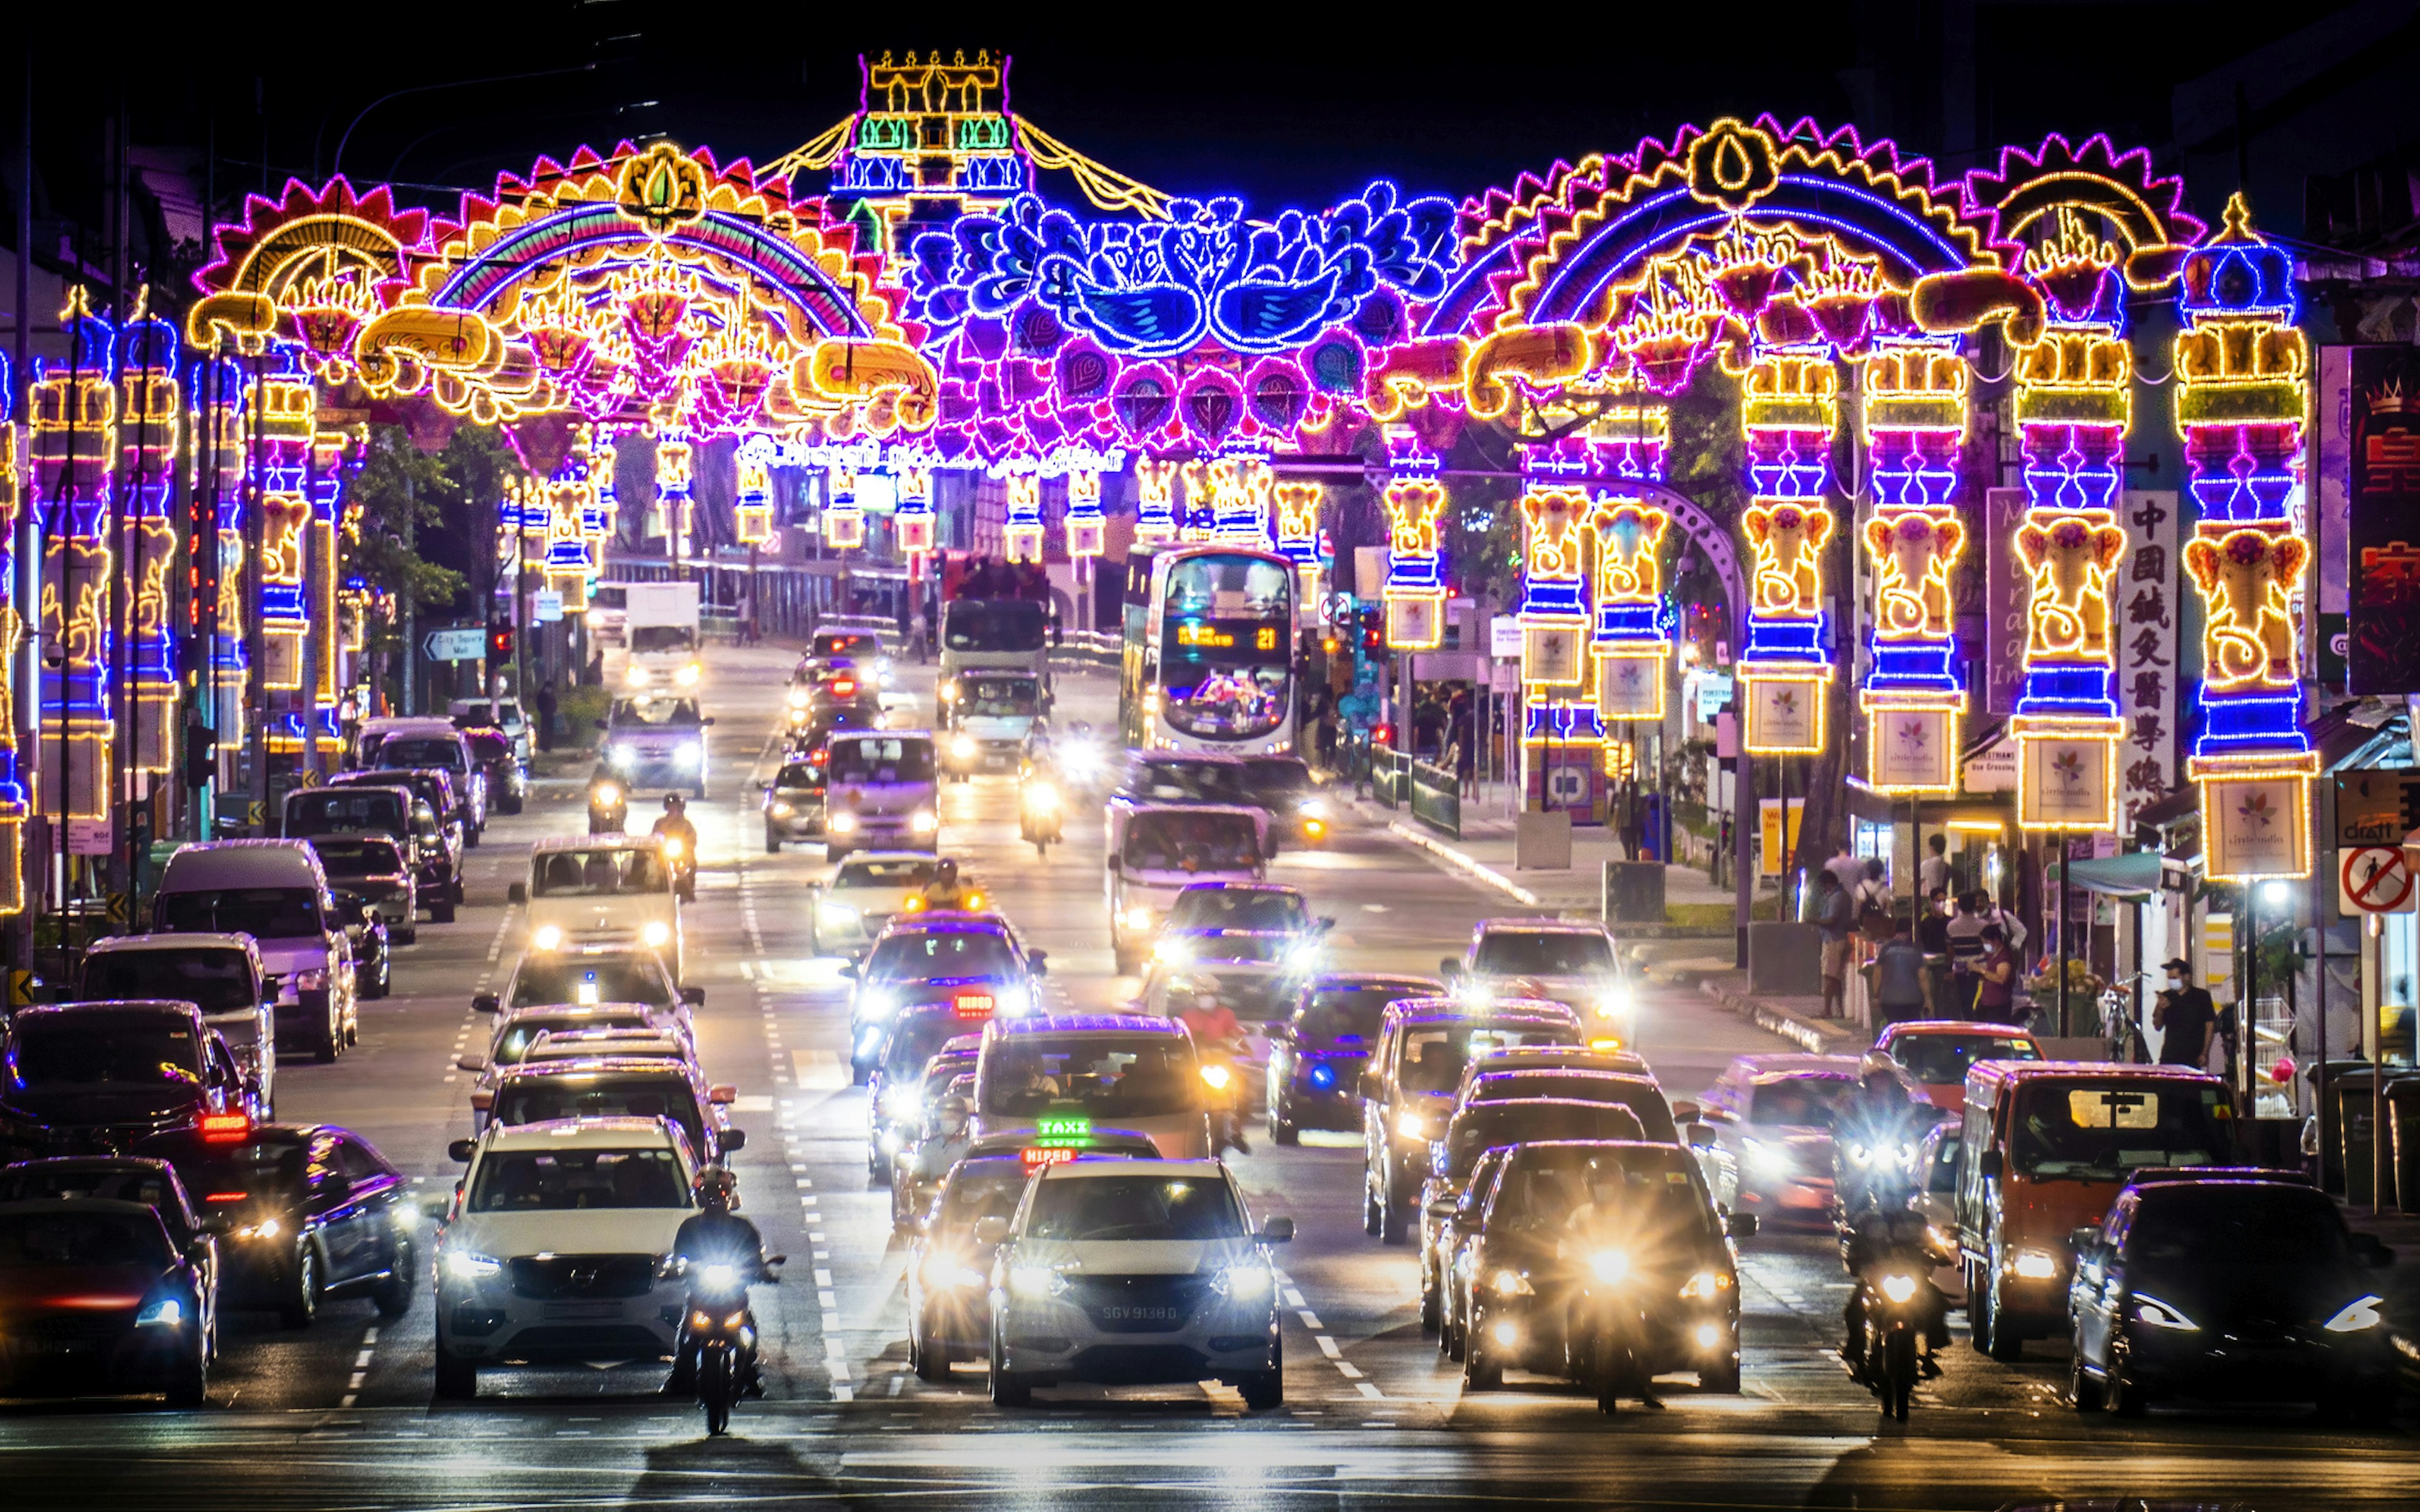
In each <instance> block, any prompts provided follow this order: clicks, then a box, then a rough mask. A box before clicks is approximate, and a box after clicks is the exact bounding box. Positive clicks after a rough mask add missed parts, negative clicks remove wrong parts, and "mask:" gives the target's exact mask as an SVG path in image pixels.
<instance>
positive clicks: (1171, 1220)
mask: <svg viewBox="0 0 2420 1512" xmlns="http://www.w3.org/2000/svg"><path fill="white" fill-rule="evenodd" d="M1025 1237H1026V1238H1028V1239H1050V1240H1060V1241H1064V1242H1070V1243H1083V1242H1094V1243H1107V1242H1119V1241H1144V1242H1151V1241H1158V1242H1188V1241H1189V1242H1202V1241H1204V1240H1214V1239H1241V1238H1243V1237H1244V1214H1243V1210H1242V1209H1240V1208H1238V1207H1237V1206H1236V1204H1235V1194H1234V1193H1233V1191H1231V1190H1229V1188H1228V1185H1227V1182H1226V1180H1224V1179H1223V1178H1221V1177H1216V1176H1166V1175H1158V1174H1154V1175H1150V1176H1084V1177H1077V1178H1073V1179H1068V1178H1062V1179H1060V1180H1046V1181H1044V1182H1043V1183H1042V1190H1040V1191H1039V1192H1036V1193H1034V1194H1033V1208H1032V1211H1031V1212H1030V1213H1029V1214H1027V1216H1026V1220H1025Z"/></svg>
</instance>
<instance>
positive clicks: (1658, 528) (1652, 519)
mask: <svg viewBox="0 0 2420 1512" xmlns="http://www.w3.org/2000/svg"><path fill="white" fill-rule="evenodd" d="M1593 523H1594V525H1595V527H1596V540H1597V589H1596V592H1597V598H1598V600H1599V601H1600V602H1611V603H1621V604H1652V603H1654V602H1655V601H1656V600H1657V599H1659V598H1660V597H1661V596H1662V595H1663V591H1664V589H1663V578H1664V572H1663V558H1662V555H1661V552H1662V550H1663V546H1664V532H1665V529H1666V528H1667V527H1668V525H1669V524H1670V523H1671V517H1670V516H1668V515H1667V514H1665V512H1664V511H1662V510H1660V509H1657V508H1655V507H1654V506H1653V505H1652V504H1640V503H1635V502H1632V501H1627V500H1625V501H1622V502H1621V503H1619V504H1615V505H1612V506H1611V507H1606V506H1600V507H1599V508H1598V510H1597V513H1596V517H1595V519H1594V521H1593Z"/></svg>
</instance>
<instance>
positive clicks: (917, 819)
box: [907, 809, 941, 835]
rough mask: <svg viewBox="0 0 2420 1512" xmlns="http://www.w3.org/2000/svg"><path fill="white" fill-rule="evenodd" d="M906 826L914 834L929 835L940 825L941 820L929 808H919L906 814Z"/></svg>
mask: <svg viewBox="0 0 2420 1512" xmlns="http://www.w3.org/2000/svg"><path fill="white" fill-rule="evenodd" d="M907 827H908V829H909V830H910V831H912V832H913V833H915V834H919V835H929V834H931V833H932V832H933V831H935V830H937V829H939V828H940V827H941V822H940V820H939V819H938V818H936V817H934V814H933V810H930V809H919V810H916V811H915V812H914V813H913V814H911V815H909V816H908V819H907Z"/></svg>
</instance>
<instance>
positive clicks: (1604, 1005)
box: [1596, 987, 1634, 1019]
mask: <svg viewBox="0 0 2420 1512" xmlns="http://www.w3.org/2000/svg"><path fill="white" fill-rule="evenodd" d="M1633 1004H1634V1000H1633V999H1632V997H1631V995H1630V989H1629V988H1627V987H1612V988H1607V989H1606V991H1605V992H1603V993H1601V994H1599V995H1598V996H1597V1000H1596V1011H1597V1014H1598V1016H1599V1017H1601V1018H1609V1019H1618V1018H1621V1017H1622V1016H1623V1015H1625V1014H1627V1013H1628V1012H1629V1011H1631V1008H1632V1007H1633Z"/></svg>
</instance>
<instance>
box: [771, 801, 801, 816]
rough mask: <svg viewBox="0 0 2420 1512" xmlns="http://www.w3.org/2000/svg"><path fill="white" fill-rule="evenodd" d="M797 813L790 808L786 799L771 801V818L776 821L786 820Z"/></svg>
mask: <svg viewBox="0 0 2420 1512" xmlns="http://www.w3.org/2000/svg"><path fill="white" fill-rule="evenodd" d="M798 811H799V810H796V809H794V808H792V807H790V800H789V799H787V798H776V799H774V800H773V817H774V818H776V819H787V818H789V817H790V816H791V815H792V814H794V813H797V812H798Z"/></svg>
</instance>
